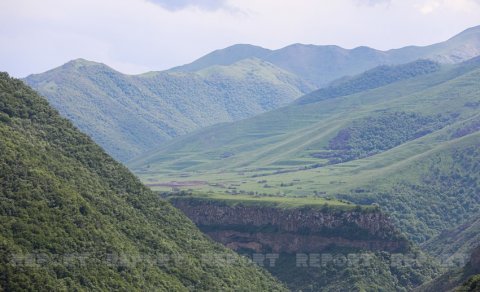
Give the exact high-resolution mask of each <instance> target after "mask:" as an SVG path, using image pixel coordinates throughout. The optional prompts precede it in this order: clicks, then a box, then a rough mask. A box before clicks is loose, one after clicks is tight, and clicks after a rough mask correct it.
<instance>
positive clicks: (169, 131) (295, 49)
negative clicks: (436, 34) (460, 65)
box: [24, 27, 480, 162]
mask: <svg viewBox="0 0 480 292" xmlns="http://www.w3.org/2000/svg"><path fill="white" fill-rule="evenodd" d="M479 54H480V27H474V28H471V29H468V30H466V31H464V32H462V33H460V34H458V35H457V36H454V37H453V38H451V39H449V40H447V41H445V42H442V43H438V44H434V45H431V46H426V47H413V46H412V47H405V48H401V49H395V50H389V51H379V50H375V49H371V48H368V47H358V48H355V49H351V50H348V49H344V48H340V47H338V46H315V45H302V44H293V45H290V46H287V47H285V48H282V49H278V50H268V49H264V48H261V47H258V46H253V45H246V44H242V45H234V46H231V47H228V48H226V49H223V50H217V51H214V52H212V53H210V54H208V55H206V56H204V57H202V58H200V59H198V60H197V61H194V62H193V63H190V64H186V65H183V66H180V67H176V68H173V69H171V70H167V71H162V72H149V73H145V74H140V75H135V76H132V75H125V74H122V73H120V72H117V71H115V70H113V69H111V68H109V67H108V66H106V65H103V64H99V63H95V62H90V61H86V60H83V59H78V60H74V61H71V62H69V63H67V64H65V65H63V66H61V67H58V68H55V69H52V70H50V71H47V72H45V73H41V74H35V75H31V76H28V77H27V78H25V79H24V81H25V82H26V83H27V84H28V85H30V86H32V87H33V88H34V89H35V90H37V91H38V92H40V93H41V94H42V95H44V96H46V97H47V98H48V100H49V102H50V103H51V104H52V105H53V106H54V107H55V108H56V109H57V110H59V111H60V113H61V114H62V115H63V116H65V117H67V118H69V119H70V120H72V121H73V123H74V124H75V125H76V126H77V127H79V128H80V129H81V130H82V131H83V132H85V133H86V134H88V135H90V136H91V137H92V138H93V139H94V141H95V142H97V143H98V144H99V145H100V146H102V147H103V148H104V149H106V150H107V152H108V153H109V154H110V155H112V156H113V157H114V158H116V159H118V160H120V161H123V162H126V161H128V160H130V159H132V158H134V157H136V156H138V155H140V154H144V153H145V152H147V151H149V150H152V149H154V148H155V147H157V146H158V145H160V144H162V143H164V142H165V141H167V140H169V139H171V138H173V137H177V136H180V135H183V134H186V133H189V132H191V131H193V130H196V129H199V128H202V127H205V126H210V125H213V124H216V123H221V122H230V121H236V120H240V119H244V118H248V117H251V116H254V115H256V114H259V113H263V112H266V111H269V110H273V109H276V108H278V107H280V106H283V105H286V104H288V103H290V102H292V101H294V100H295V99H296V98H298V97H300V96H302V95H304V94H306V93H309V92H311V91H313V90H314V89H318V88H320V87H324V86H327V85H328V84H329V83H330V82H332V81H335V80H336V81H335V82H337V83H338V82H339V81H338V80H337V79H339V78H343V79H344V80H345V79H348V78H349V77H345V76H351V75H355V74H360V73H362V72H364V71H366V70H370V69H373V68H375V67H377V66H378V65H392V64H404V63H408V62H412V61H416V60H418V59H429V60H435V61H437V62H440V63H448V64H451V63H456V62H460V61H463V60H466V59H468V58H470V57H474V56H477V55H479ZM424 62H427V61H424ZM430 66H431V67H428V68H427V66H422V65H419V67H418V68H417V69H419V68H421V69H422V70H425V71H424V72H417V71H415V70H417V69H412V66H407V68H408V69H409V70H412V71H411V72H407V71H405V72H401V73H400V72H399V69H398V68H397V69H396V72H397V74H399V75H398V76H396V75H391V74H392V72H389V69H388V68H389V67H388V66H383V67H380V68H376V69H375V70H376V71H370V75H371V76H367V75H363V76H364V78H370V79H372V80H371V82H370V83H366V82H364V81H365V80H352V79H351V77H350V79H349V80H350V84H344V87H345V88H343V89H342V90H345V89H347V88H346V87H349V88H348V90H351V89H353V88H354V86H356V85H355V84H365V86H367V87H366V88H361V87H355V90H357V91H359V90H365V89H367V88H368V87H369V86H370V87H371V86H376V87H378V86H381V85H386V84H382V83H375V82H378V80H379V79H378V77H381V78H383V79H382V80H383V81H382V82H387V83H389V82H393V81H399V80H400V79H403V78H410V77H414V76H415V75H416V74H423V73H429V72H430V71H429V70H436V65H434V64H433V63H432V64H431V65H430ZM375 74H376V76H375ZM386 75H389V77H390V79H388V80H387V78H385V76H386ZM375 78H377V80H376V81H375V80H374V79H375ZM344 80H343V81H344ZM335 82H334V83H333V84H331V85H329V86H327V87H326V88H324V89H322V91H321V92H323V93H322V94H325V92H326V91H330V90H331V88H332V86H334V87H335ZM340 93H341V94H346V92H340ZM350 93H353V92H350ZM315 94H318V93H315ZM329 94H332V92H330V93H329ZM337 94H338V92H337ZM308 98H311V97H305V98H304V99H303V101H301V102H304V101H305V99H308Z"/></svg>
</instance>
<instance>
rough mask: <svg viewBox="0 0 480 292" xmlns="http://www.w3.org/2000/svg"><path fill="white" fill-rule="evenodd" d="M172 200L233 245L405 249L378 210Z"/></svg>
mask: <svg viewBox="0 0 480 292" xmlns="http://www.w3.org/2000/svg"><path fill="white" fill-rule="evenodd" d="M172 203H173V204H174V205H175V206H176V207H177V208H179V209H180V210H182V211H183V212H184V213H185V214H186V215H187V216H188V217H189V218H190V219H191V220H192V221H193V222H194V223H195V224H197V226H198V227H199V228H200V229H201V230H202V231H203V232H205V233H206V234H207V235H209V236H210V237H211V238H212V239H214V240H215V241H218V242H220V243H222V244H224V245H226V246H227V247H230V248H232V249H234V250H245V249H246V250H252V251H255V252H276V253H295V252H320V251H323V250H326V249H328V248H331V247H343V248H355V249H362V250H371V251H378V250H382V251H390V252H393V251H403V250H405V249H407V248H408V243H407V241H406V239H404V238H403V237H402V236H401V235H400V234H398V232H397V231H396V230H395V228H394V227H393V225H392V224H391V222H390V220H389V218H388V217H387V216H386V215H385V214H383V213H381V212H380V211H378V210H361V209H353V208H352V209H351V210H335V209H329V208H323V209H319V208H287V209H281V208H275V207H265V206H245V205H241V204H237V205H228V204H225V203H222V202H219V201H208V200H197V199H192V198H189V199H182V198H176V199H173V200H172Z"/></svg>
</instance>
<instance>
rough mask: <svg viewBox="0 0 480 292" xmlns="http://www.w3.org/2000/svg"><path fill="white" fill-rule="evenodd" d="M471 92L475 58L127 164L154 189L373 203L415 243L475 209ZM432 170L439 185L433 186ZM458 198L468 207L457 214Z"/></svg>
mask: <svg viewBox="0 0 480 292" xmlns="http://www.w3.org/2000/svg"><path fill="white" fill-rule="evenodd" d="M360 79H361V78H360ZM341 85H342V84H341V83H340V84H337V86H341ZM479 92H480V59H472V60H470V61H467V62H465V63H462V64H460V65H451V66H447V67H445V66H444V67H442V68H441V69H440V70H438V71H435V72H433V73H430V74H424V75H419V76H416V77H413V78H407V79H404V80H400V81H397V82H393V83H391V84H388V85H386V86H380V87H377V88H371V89H368V90H365V91H362V92H358V93H355V94H352V95H344V96H336V97H332V98H327V99H323V100H321V101H318V102H315V103H310V104H305V105H290V106H287V107H284V108H281V109H278V110H275V111H271V112H268V113H265V114H262V115H259V116H257V117H254V118H251V119H247V120H242V121H239V122H235V123H229V124H221V125H216V126H213V127H210V128H208V129H205V130H201V131H197V132H195V133H192V134H190V135H186V136H183V137H180V138H178V139H175V140H173V141H171V142H170V143H167V144H165V145H164V146H162V147H161V148H159V149H157V150H156V151H152V152H151V153H148V154H147V155H145V156H142V157H139V158H138V159H135V160H133V161H131V163H130V164H129V166H130V168H131V169H132V170H134V172H136V173H137V174H138V175H139V176H140V177H141V178H142V180H143V181H144V182H145V183H147V184H149V185H151V186H152V187H153V188H154V189H158V190H163V191H165V190H171V189H172V188H174V189H176V188H181V189H186V190H188V189H191V190H194V191H195V190H196V191H205V192H213V193H230V194H250V195H255V194H256V195H261V194H268V195H276V196H280V197H284V196H297V197H298V196H316V197H335V196H336V197H341V198H344V199H348V200H351V201H354V202H357V203H363V204H371V203H380V204H381V205H382V207H383V208H385V209H386V210H388V211H389V212H392V214H393V215H394V218H395V220H397V221H398V223H399V225H400V226H402V227H403V230H404V231H406V232H407V233H409V234H410V235H411V236H412V238H414V239H416V240H418V241H420V242H421V241H424V240H426V239H428V238H430V237H431V236H434V235H436V234H438V232H439V231H440V230H443V229H444V228H449V227H453V226H455V225H456V224H460V223H462V222H464V220H467V219H468V218H469V216H471V214H473V213H474V212H475V211H476V210H478V206H479V203H478V201H479V200H476V201H475V198H476V197H475V196H476V194H477V193H478V192H477V191H478V188H477V187H478V184H477V183H478V182H479V180H478V179H479V178H478V172H475V171H474V170H472V169H469V167H470V168H473V169H476V168H475V167H478V161H480V160H477V158H479V156H478V152H476V151H473V150H472V148H473V149H475V147H478V146H479V145H480V137H479V134H478V130H479V128H480V127H479V125H480V117H479V111H478V110H479V109H480V95H479ZM459 153H460V154H461V155H460V154H459ZM438 157H440V158H438ZM437 158H438V159H440V161H439V162H436V161H435V159H437ZM466 161H471V164H472V165H473V166H472V165H469V164H468V163H467V164H466ZM434 171H436V172H439V173H440V172H442V174H443V175H444V178H440V177H438V179H437V180H433V178H431V177H429V175H430V174H431V173H432V172H434ZM456 171H458V173H457V172H456ZM464 174H471V175H472V176H473V177H471V178H470V180H472V181H473V183H471V184H470V185H469V186H468V187H466V186H463V187H462V185H461V184H462V182H461V179H462V177H461V175H464ZM446 178H448V179H451V180H452V181H451V183H453V184H456V185H455V186H454V187H452V189H448V188H447V187H446V186H444V185H442V181H446ZM175 181H176V182H175ZM178 182H180V183H178ZM189 182H194V183H189ZM182 185H185V187H182ZM457 186H460V187H457ZM422 187H428V188H430V189H428V190H422ZM461 190H463V191H461ZM385 193H386V194H388V195H385ZM395 193H398V194H401V195H399V196H394V194H395ZM438 193H440V194H442V195H438ZM447 197H449V198H450V199H447ZM386 198H389V200H387V199H386ZM412 198H419V199H415V200H414V199H412ZM462 200H465V201H464V202H466V201H468V202H470V203H471V204H470V205H469V206H468V207H463V206H462ZM447 202H448V203H447ZM429 203H438V204H439V205H438V206H433V207H432V206H429V209H431V210H430V211H431V213H430V214H424V213H426V212H423V211H421V210H419V209H420V208H425V206H426V205H425V204H429ZM402 208H404V209H406V212H403V213H402V212H401V209H402ZM445 208H447V209H445ZM449 208H450V209H449Z"/></svg>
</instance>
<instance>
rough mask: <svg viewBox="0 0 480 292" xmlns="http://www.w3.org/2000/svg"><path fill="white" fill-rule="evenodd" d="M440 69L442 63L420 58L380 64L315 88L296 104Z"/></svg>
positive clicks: (374, 86)
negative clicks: (387, 64)
mask: <svg viewBox="0 0 480 292" xmlns="http://www.w3.org/2000/svg"><path fill="white" fill-rule="evenodd" d="M438 70H440V64H438V63H436V62H433V61H429V60H418V61H414V62H412V63H408V64H405V65H397V66H386V65H384V66H379V67H375V68H373V69H370V70H368V71H366V72H364V73H362V74H360V75H357V76H354V77H350V78H348V77H347V78H342V79H340V80H337V81H336V82H333V83H332V84H330V85H329V86H327V87H324V88H321V89H318V90H315V91H313V92H311V93H309V94H307V95H305V96H302V97H301V98H299V99H297V100H295V103H296V104H307V103H314V102H317V101H321V100H323V99H327V98H335V97H339V96H345V95H350V94H355V93H358V92H362V91H365V90H370V89H375V88H379V87H382V86H385V85H388V84H391V83H394V82H398V81H401V80H404V79H408V78H414V77H416V76H420V75H424V74H429V73H433V72H435V71H438Z"/></svg>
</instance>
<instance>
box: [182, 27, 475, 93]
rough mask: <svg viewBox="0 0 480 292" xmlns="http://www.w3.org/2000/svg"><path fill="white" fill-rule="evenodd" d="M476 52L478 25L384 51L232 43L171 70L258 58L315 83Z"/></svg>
mask: <svg viewBox="0 0 480 292" xmlns="http://www.w3.org/2000/svg"><path fill="white" fill-rule="evenodd" d="M478 55H480V26H477V27H472V28H470V29H467V30H465V31H463V32H462V33H460V34H458V35H456V36H454V37H452V38H450V39H449V40H447V41H445V42H442V43H438V44H433V45H430V46H425V47H417V46H410V47H404V48H400V49H392V50H388V51H380V50H376V49H372V48H369V47H358V48H354V49H344V48H341V47H338V46H334V45H328V46H319V45H304V44H293V45H290V46H287V47H285V48H282V49H278V50H269V49H264V48H261V47H257V46H252V45H246V44H245V45H234V46H231V47H228V48H226V49H222V50H217V51H214V52H212V53H210V54H208V55H206V56H204V57H202V58H200V59H198V60H196V61H194V62H192V63H190V64H187V65H183V66H180V67H176V68H174V69H173V70H175V71H189V72H195V71H197V70H200V69H203V68H207V67H209V66H213V65H231V64H233V63H235V62H237V61H239V60H243V59H246V58H252V57H254V58H259V59H262V60H265V61H267V62H269V63H272V64H274V65H275V66H278V67H280V68H282V69H284V70H287V71H289V72H292V73H294V74H296V75H298V76H301V77H302V78H303V79H305V80H307V81H309V82H311V83H313V84H315V85H316V86H317V87H322V86H325V85H327V84H328V83H329V82H331V81H333V80H335V79H337V78H340V77H343V76H347V75H355V74H358V73H361V72H363V71H366V70H368V69H371V68H373V67H375V66H378V65H381V64H402V63H408V62H411V61H415V60H417V59H431V60H435V61H437V62H440V63H457V62H461V61H465V60H468V59H470V58H472V57H475V56H478Z"/></svg>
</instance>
